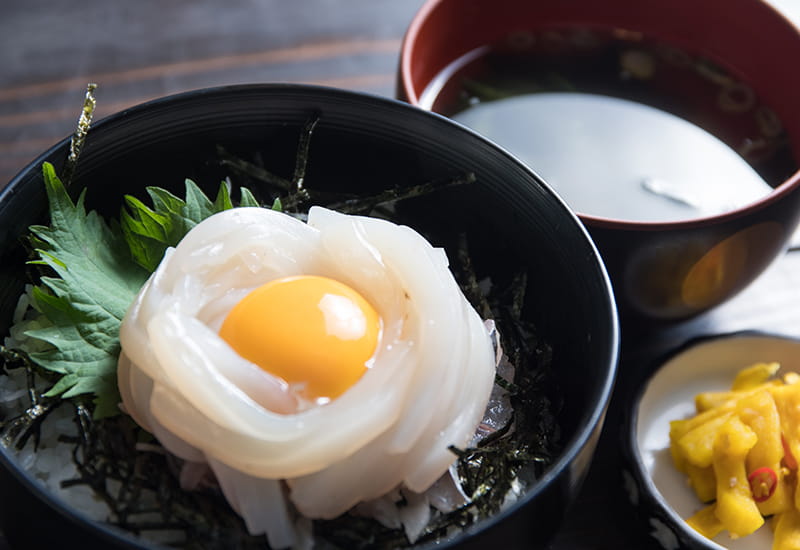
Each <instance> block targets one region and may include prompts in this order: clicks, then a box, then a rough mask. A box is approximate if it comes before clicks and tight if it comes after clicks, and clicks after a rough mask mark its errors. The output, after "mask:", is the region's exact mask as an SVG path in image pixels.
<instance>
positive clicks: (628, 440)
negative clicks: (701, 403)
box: [624, 332, 800, 550]
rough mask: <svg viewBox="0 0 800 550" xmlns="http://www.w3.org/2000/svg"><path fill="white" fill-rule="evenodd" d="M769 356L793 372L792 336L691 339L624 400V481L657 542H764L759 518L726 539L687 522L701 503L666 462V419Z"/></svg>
mask: <svg viewBox="0 0 800 550" xmlns="http://www.w3.org/2000/svg"><path fill="white" fill-rule="evenodd" d="M772 361H776V362H779V363H780V364H781V370H780V371H779V374H780V373H783V372H786V371H798V372H800V340H798V339H794V338H791V337H787V336H778V335H770V334H763V333H757V332H741V333H734V334H728V335H723V336H718V337H712V338H703V339H699V340H695V341H693V342H691V343H689V344H688V345H686V346H684V347H682V348H681V349H680V350H679V351H677V352H676V353H675V354H673V355H672V356H671V357H669V358H668V359H667V360H666V361H665V362H664V363H663V364H662V365H660V366H659V367H658V368H657V369H656V370H655V371H654V372H653V374H652V376H651V377H650V378H649V380H647V381H646V383H645V384H644V385H643V387H642V388H641V390H640V391H639V393H638V395H637V398H636V399H635V400H634V402H633V403H632V404H631V405H632V407H633V410H632V411H631V413H630V414H629V416H628V425H627V426H626V430H625V431H624V438H625V441H624V443H625V449H624V451H625V454H626V458H627V459H628V467H629V468H628V470H626V472H625V477H626V482H628V485H629V486H628V489H629V494H630V497H631V500H632V502H633V504H634V506H635V507H636V508H637V509H638V510H640V511H641V513H642V514H644V515H646V516H647V518H646V521H648V522H649V530H650V533H651V534H652V536H653V537H654V538H655V539H656V540H657V541H658V542H659V543H660V545H661V546H662V547H663V548H665V549H667V550H677V549H679V548H699V549H705V550H712V549H713V550H721V549H730V550H763V549H765V548H770V547H771V546H772V533H771V531H770V529H769V527H768V526H766V525H765V526H763V527H762V528H761V529H759V530H758V531H757V532H756V533H754V534H752V535H749V536H747V537H743V538H739V539H736V540H734V539H732V538H731V537H730V535H729V534H727V533H725V532H723V533H721V534H720V535H718V536H717V537H715V538H714V539H713V541H711V540H708V539H706V538H705V537H703V536H701V535H699V534H698V533H696V532H695V531H694V530H693V529H692V528H691V527H689V526H688V525H687V524H686V522H685V520H686V518H688V517H689V516H691V515H692V514H694V513H695V512H696V511H698V510H699V509H700V508H702V507H703V504H702V503H701V502H700V501H699V500H698V499H697V497H696V496H695V494H694V492H693V490H692V489H691V487H689V485H688V482H687V479H686V476H685V474H682V473H681V472H679V471H678V470H677V469H675V467H674V466H673V464H672V458H671V456H670V451H669V423H670V421H671V420H677V419H680V418H688V417H690V416H692V415H694V413H695V408H694V397H695V395H697V394H698V393H700V392H704V391H721V390H727V389H730V386H731V383H732V382H733V379H734V377H735V376H736V373H737V372H738V371H739V370H740V369H742V368H743V367H747V366H749V365H752V364H753V363H757V362H772Z"/></svg>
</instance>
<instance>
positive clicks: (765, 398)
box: [670, 362, 800, 550]
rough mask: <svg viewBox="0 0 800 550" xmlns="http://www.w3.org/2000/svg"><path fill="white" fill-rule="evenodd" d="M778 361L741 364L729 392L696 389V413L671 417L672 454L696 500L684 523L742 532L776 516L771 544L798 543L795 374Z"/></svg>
mask: <svg viewBox="0 0 800 550" xmlns="http://www.w3.org/2000/svg"><path fill="white" fill-rule="evenodd" d="M778 370H779V365H778V364H777V363H769V362H764V363H757V364H754V365H752V366H750V367H747V368H745V369H742V370H741V371H740V372H739V373H738V374H737V375H736V377H735V379H734V380H733V383H732V385H731V389H730V390H729V391H714V392H703V393H699V394H697V395H696V396H695V410H696V411H697V414H696V415H695V416H693V417H691V418H686V419H677V420H673V421H672V422H670V453H671V455H672V460H673V463H674V465H675V467H676V468H677V469H678V470H679V471H681V472H683V473H685V474H686V475H687V478H688V481H689V485H690V486H691V487H692V488H693V489H694V491H695V493H696V495H697V497H698V499H699V500H700V501H701V502H706V503H709V504H708V505H707V506H705V507H704V508H702V509H700V510H699V511H698V512H697V513H695V514H694V515H693V516H691V517H690V518H688V519H687V520H686V521H687V523H688V524H689V525H690V526H692V527H693V528H694V529H695V530H696V531H697V532H699V533H700V534H702V535H704V536H706V537H708V538H713V537H715V536H717V535H718V534H719V533H720V532H722V531H728V533H729V534H730V535H731V536H732V537H743V536H746V535H749V534H750V533H753V532H754V531H756V530H757V529H759V528H760V527H761V526H762V525H763V524H764V522H765V518H767V517H773V518H774V520H773V526H774V531H775V539H774V545H773V550H800V476H799V475H798V460H797V458H796V457H800V375H798V374H796V373H786V374H784V375H783V376H782V378H777V377H776V374H777V372H778Z"/></svg>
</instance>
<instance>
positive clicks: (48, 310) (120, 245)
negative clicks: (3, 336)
mask: <svg viewBox="0 0 800 550" xmlns="http://www.w3.org/2000/svg"><path fill="white" fill-rule="evenodd" d="M43 173H44V182H45V188H46V191H47V198H48V201H49V204H50V226H48V227H45V226H33V227H31V232H32V233H33V235H34V239H33V242H34V243H35V246H36V247H37V248H36V253H37V254H38V260H36V261H35V263H38V264H43V265H46V266H48V267H50V268H51V269H52V270H53V272H55V274H56V275H57V277H42V279H41V282H40V285H39V286H37V287H36V288H34V290H33V292H32V299H33V307H34V309H35V310H36V311H37V312H38V314H40V315H41V316H43V317H44V318H45V319H46V320H47V321H48V322H47V323H44V325H49V326H44V327H43V328H38V329H30V330H28V331H26V332H25V336H26V337H27V338H31V339H33V340H35V341H38V342H40V343H41V342H45V343H46V344H49V345H48V346H46V347H45V348H44V350H41V349H40V350H39V351H35V352H32V353H31V354H30V357H31V359H32V360H33V361H34V362H36V363H37V364H38V365H40V366H41V367H43V368H45V369H47V370H49V371H52V372H56V373H59V374H61V375H62V377H61V378H60V379H59V381H58V382H57V383H56V385H55V386H54V387H53V388H52V389H51V390H50V391H49V392H48V393H47V395H48V396H55V395H61V396H63V397H65V398H69V397H74V396H77V395H82V394H94V395H95V396H96V397H95V405H96V409H95V414H96V415H98V416H99V417H102V416H105V415H108V414H114V413H115V412H116V409H117V403H119V393H118V391H117V384H116V368H117V358H118V356H119V351H120V345H119V325H120V322H121V320H122V317H123V316H124V315H125V312H126V311H127V309H128V306H129V305H130V304H131V302H132V301H133V299H134V297H135V296H136V293H137V292H138V291H139V288H141V286H142V285H143V284H144V282H145V280H147V277H148V275H149V274H148V273H147V271H145V270H144V269H142V268H140V267H139V266H137V265H136V264H135V263H134V262H133V261H132V260H131V257H130V253H129V252H128V246H127V244H126V242H125V239H124V237H123V235H122V232H121V231H120V228H119V227H118V226H116V225H113V226H109V225H108V224H106V222H105V221H104V220H103V219H102V218H101V217H100V216H99V215H98V214H97V213H96V212H94V211H92V212H89V213H87V212H86V209H85V207H84V193H81V195H80V197H79V198H78V200H77V202H73V201H72V199H71V198H70V197H69V195H68V194H67V191H66V189H65V188H64V185H63V184H62V182H61V180H60V179H59V178H58V176H57V175H56V173H55V169H54V168H53V166H52V165H50V164H47V163H46V164H45V165H44V167H43Z"/></svg>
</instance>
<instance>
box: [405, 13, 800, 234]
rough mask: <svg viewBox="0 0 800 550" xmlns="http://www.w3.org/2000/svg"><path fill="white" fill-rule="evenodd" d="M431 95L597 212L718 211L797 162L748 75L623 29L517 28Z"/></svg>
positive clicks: (425, 102)
mask: <svg viewBox="0 0 800 550" xmlns="http://www.w3.org/2000/svg"><path fill="white" fill-rule="evenodd" d="M420 104H421V106H422V107H424V108H427V109H431V110H433V111H436V112H439V113H442V114H444V115H447V116H449V117H451V118H453V119H455V120H457V121H459V122H461V123H463V124H465V125H467V126H469V127H471V128H473V129H474V130H476V131H477V132H479V133H481V134H483V135H484V136H486V137H487V138H489V139H491V140H492V141H494V142H496V143H498V144H499V145H501V146H503V147H504V148H506V149H508V150H509V151H510V152H511V153H513V154H515V155H516V156H517V157H519V158H520V159H521V160H522V161H523V162H525V163H526V164H528V165H529V166H530V167H531V168H533V169H534V170H535V171H536V172H537V173H538V174H539V175H541V176H542V177H543V178H544V179H545V181H547V182H548V183H550V184H551V185H552V186H553V188H554V189H556V191H557V192H558V193H559V194H560V195H561V196H562V197H563V198H564V200H565V201H566V202H567V203H568V204H569V205H570V206H571V207H572V208H573V209H574V210H576V211H577V212H579V213H581V214H587V215H591V216H597V217H603V218H613V219H624V220H630V221H644V222H666V221H677V220H682V219H691V218H697V217H703V216H707V215H713V214H717V213H720V212H724V211H728V210H733V209H736V208H739V207H742V206H745V205H746V204H748V203H751V202H753V201H754V200H757V199H759V198H760V197H763V196H764V195H766V194H768V193H769V192H771V191H772V189H773V188H774V187H775V186H777V185H779V184H780V183H782V182H783V181H785V180H786V179H787V178H788V177H789V176H790V175H791V174H792V173H794V172H795V171H796V169H797V164H796V162H795V160H794V159H793V157H792V154H791V152H790V149H789V144H788V141H787V138H786V135H785V132H784V130H783V125H782V124H781V121H780V120H779V119H778V117H777V116H776V115H775V114H774V112H773V111H772V110H771V109H770V108H769V106H767V105H764V104H762V102H761V101H760V99H759V97H758V96H757V94H756V92H755V90H754V89H753V88H752V87H751V86H750V85H749V84H748V83H746V82H743V81H741V80H740V79H738V78H737V77H736V75H735V74H734V73H733V72H732V71H729V70H727V69H726V68H724V67H722V66H721V65H719V64H718V63H716V62H714V61H712V60H710V59H708V58H707V57H705V56H703V55H699V54H695V53H693V52H689V51H686V50H683V49H679V48H676V47H674V46H671V45H668V44H666V43H664V42H661V41H658V40H656V39H654V38H651V37H648V36H645V35H643V34H641V33H637V32H631V31H626V30H621V29H615V30H595V29H589V28H579V27H570V28H557V29H550V30H545V31H537V32H517V33H513V34H511V35H509V36H508V37H507V38H506V39H505V40H503V41H502V42H500V43H497V44H492V45H487V46H484V47H481V48H478V49H476V50H473V51H471V52H469V53H467V54H466V55H464V56H462V57H461V58H460V59H458V60H456V61H455V62H453V63H452V64H451V65H450V66H448V67H447V68H446V69H445V70H444V71H442V73H441V74H439V75H438V76H437V78H436V79H434V81H433V82H432V83H431V84H430V85H429V86H428V88H427V89H426V90H425V92H424V93H423V94H422V97H421V98H420Z"/></svg>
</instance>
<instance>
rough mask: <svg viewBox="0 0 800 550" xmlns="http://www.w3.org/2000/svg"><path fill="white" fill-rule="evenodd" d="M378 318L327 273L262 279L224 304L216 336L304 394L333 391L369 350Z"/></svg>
mask: <svg viewBox="0 0 800 550" xmlns="http://www.w3.org/2000/svg"><path fill="white" fill-rule="evenodd" d="M380 331H381V319H380V316H379V315H378V313H377V312H376V311H375V309H374V308H373V307H372V306H371V305H370V303H369V302H367V300H365V299H364V297H363V296H361V294H359V293H358V292H356V291H355V290H353V289H352V288H350V287H349V286H347V285H345V284H343V283H341V282H339V281H336V280H333V279H329V278H327V277H318V276H310V275H303V276H298V277H287V278H283V279H277V280H274V281H271V282H269V283H266V284H265V285H263V286H260V287H258V288H256V289H255V290H253V291H252V292H250V293H249V294H248V295H247V296H245V297H244V298H243V299H242V300H241V301H240V302H239V303H238V304H236V305H235V306H234V307H233V309H231V311H230V313H228V316H227V317H226V318H225V321H224V322H223V324H222V328H221V329H220V332H219V334H220V336H221V337H222V338H223V339H224V340H225V341H226V342H227V343H228V344H229V345H230V346H231V347H232V348H233V349H234V350H235V351H236V352H237V353H238V354H239V355H241V356H242V357H244V358H245V359H247V360H249V361H251V362H252V363H255V364H256V365H258V366H260V367H261V368H262V369H264V370H265V371H267V372H269V373H270V374H273V375H275V376H278V377H280V378H282V379H284V380H285V381H286V382H288V383H289V384H290V385H292V386H295V387H297V388H299V390H298V392H299V393H300V395H301V396H303V397H305V398H306V399H311V400H314V401H317V402H319V401H320V400H324V401H327V400H330V399H334V398H336V397H338V396H339V395H341V394H342V393H344V392H345V390H347V389H348V388H349V387H350V386H352V385H353V384H355V382H356V381H358V379H359V378H361V376H362V375H363V374H364V372H365V371H366V369H367V362H368V361H369V359H370V358H371V357H372V355H373V354H374V353H375V348H376V347H377V345H378V338H379V337H380Z"/></svg>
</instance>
